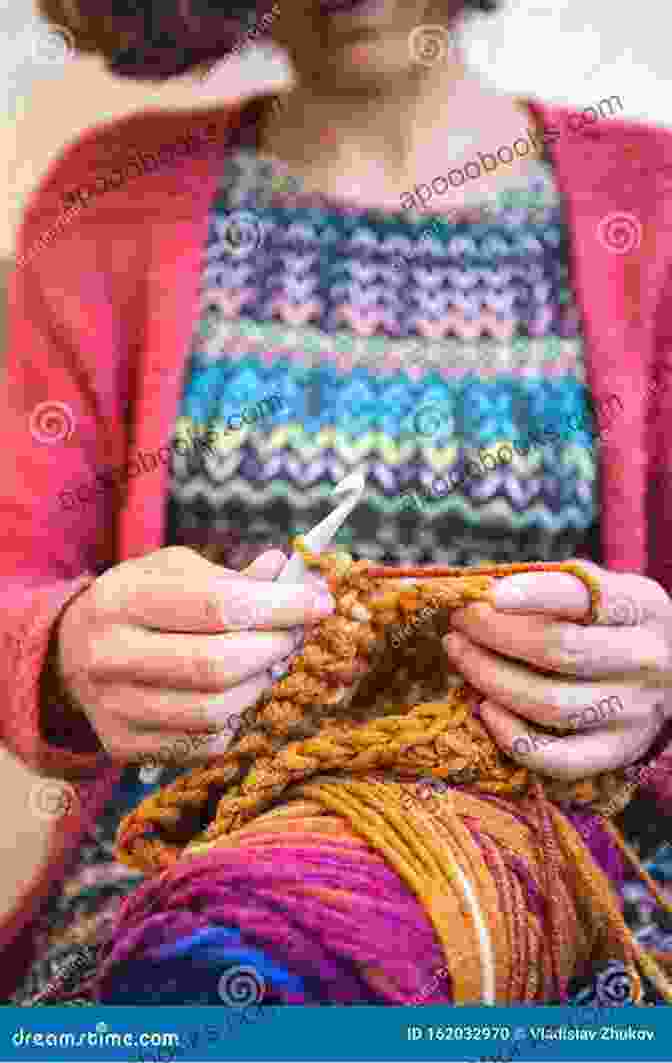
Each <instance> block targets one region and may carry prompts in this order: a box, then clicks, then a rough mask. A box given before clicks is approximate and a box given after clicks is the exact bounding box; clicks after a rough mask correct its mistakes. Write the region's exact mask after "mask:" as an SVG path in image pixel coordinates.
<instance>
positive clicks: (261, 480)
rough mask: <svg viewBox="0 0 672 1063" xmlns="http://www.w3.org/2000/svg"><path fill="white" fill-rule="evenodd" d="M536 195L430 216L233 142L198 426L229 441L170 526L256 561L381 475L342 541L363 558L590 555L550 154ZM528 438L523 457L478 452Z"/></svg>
mask: <svg viewBox="0 0 672 1063" xmlns="http://www.w3.org/2000/svg"><path fill="white" fill-rule="evenodd" d="M515 191H516V190H515V189H514V190H511V189H503V190H501V191H500V192H499V193H498V198H496V201H495V206H494V208H493V205H492V201H491V200H483V201H482V202H480V203H474V204H470V205H468V206H465V207H464V208H463V211H462V212H461V214H459V215H458V216H457V218H456V219H455V220H450V221H448V220H446V219H442V218H441V216H439V215H436V216H434V218H433V219H429V221H431V224H429V221H428V219H427V218H426V217H421V216H420V215H418V214H417V213H414V212H409V211H404V210H399V211H398V212H393V211H383V210H372V209H364V208H361V209H360V208H354V207H352V206H345V205H343V204H342V203H338V202H333V201H331V200H327V199H325V198H324V197H321V196H318V195H315V194H308V193H306V192H305V191H303V190H302V189H301V187H300V183H299V182H298V180H297V179H295V178H292V176H291V174H288V172H286V171H285V170H284V168H283V167H282V166H281V165H280V164H279V163H277V162H275V161H273V160H267V159H264V158H262V157H260V156H259V155H257V154H256V153H255V151H253V150H249V149H246V148H244V147H243V148H239V149H238V150H237V151H234V152H232V154H231V155H229V156H228V157H227V160H226V164H225V167H224V173H223V176H222V180H221V183H220V186H219V189H218V192H217V195H216V196H215V198H214V201H213V204H212V207H211V217H210V230H209V237H208V242H207V247H206V248H205V261H204V267H203V276H202V286H201V287H202V293H201V294H202V299H201V313H200V318H199V321H198V323H197V326H196V329H195V333H194V338H193V343H192V349H191V356H190V360H189V364H188V368H187V374H186V378H185V387H184V393H183V399H182V406H181V410H180V417H179V420H178V424H177V433H178V434H180V435H182V434H184V435H185V436H187V437H188V436H189V435H190V434H191V433H197V434H198V433H201V432H204V431H205V430H206V428H207V429H208V430H209V431H210V432H211V434H212V438H214V439H216V446H214V448H213V449H212V450H211V451H210V452H208V453H202V452H197V450H198V448H193V447H192V448H191V450H190V452H189V453H188V454H184V455H180V456H177V457H176V458H175V461H174V466H173V472H172V483H171V498H170V504H169V537H170V541H173V542H186V543H188V544H190V545H194V546H199V545H200V544H201V543H202V542H204V541H212V540H213V537H214V538H215V539H216V541H217V542H218V543H219V545H220V546H221V547H222V548H223V549H225V550H227V551H228V555H229V564H230V565H231V566H232V567H242V565H244V564H245V563H247V562H249V560H250V559H251V557H252V556H253V555H254V554H255V553H258V552H260V550H261V549H262V548H265V547H267V546H269V545H276V546H280V547H286V546H287V545H288V542H289V540H290V539H291V537H292V536H293V535H295V534H299V533H301V532H302V531H304V530H305V529H306V528H307V527H309V526H311V525H312V524H313V523H314V522H316V521H317V520H319V519H321V517H322V516H324V515H325V513H326V510H327V507H328V502H327V499H328V497H329V494H330V490H331V486H332V485H333V484H334V483H335V482H337V481H338V480H340V479H341V478H342V477H343V476H345V475H347V474H348V473H349V472H352V471H355V470H362V471H364V473H365V475H366V480H367V493H366V495H365V497H364V500H363V504H362V505H361V506H360V507H359V509H358V512H357V514H356V515H355V516H354V517H353V519H352V520H351V522H350V523H349V525H348V527H346V528H345V529H344V530H343V532H342V533H341V537H340V540H339V541H340V542H341V544H343V545H347V546H348V549H350V550H351V551H353V552H354V553H355V554H356V555H357V556H362V555H364V556H367V557H370V558H371V559H374V560H377V561H382V562H385V563H413V564H421V563H440V564H474V563H491V562H492V563H494V562H502V563H503V562H507V561H512V560H526V559H534V558H538V557H545V558H548V559H549V560H564V559H565V558H567V557H570V556H577V555H580V554H581V552H582V548H584V547H585V544H586V541H587V538H588V537H589V535H591V534H594V529H595V525H596V521H597V510H596V498H595V496H596V478H597V472H596V460H597V458H596V450H597V447H596V440H595V436H594V423H593V420H592V417H591V413H590V410H589V407H588V403H587V392H586V388H585V379H584V366H583V350H582V338H581V333H580V322H579V315H578V311H577V307H576V305H575V301H574V297H573V294H572V292H571V289H570V285H569V281H568V254H567V248H568V241H567V233H566V228H565V225H564V222H563V218H562V208H561V203H560V200H559V197H558V193H557V191H556V188H555V185H554V181H553V177H552V173H551V170H550V167H549V165H548V163H546V162H537V163H535V164H534V168H533V169H532V171H531V176H530V177H529V178H527V179H526V183H524V184H523V185H522V186H519V187H518V189H517V198H516V195H515V194H514V193H515ZM271 402H274V403H275V404H276V405H275V407H274V408H272V409H271V408H270V403H271ZM577 425H578V426H579V427H578V429H577V427H576V426H577ZM540 432H541V434H542V436H543V434H544V432H545V433H547V437H548V438H549V440H550V441H548V442H545V443H542V444H541V445H535V444H534V443H530V438H531V436H532V437H535V438H538V436H539V433H540ZM551 436H552V438H551ZM544 438H546V437H544ZM513 443H516V444H517V449H516V451H515V452H513V454H512V460H511V461H510V462H508V463H506V464H504V463H502V462H497V463H493V462H492V461H490V462H488V461H486V462H485V466H486V469H487V471H485V470H483V466H482V464H479V465H477V466H474V464H473V463H474V461H476V462H478V461H479V455H480V456H482V454H483V453H484V452H487V453H489V454H496V453H497V452H499V451H500V448H501V447H503V446H504V447H506V446H508V447H509V450H511V445H512V444H513ZM505 453H507V451H505ZM470 462H471V463H472V464H471V465H469V463H470ZM494 465H496V467H493V466H494ZM475 467H477V468H479V469H480V470H481V474H480V475H479V474H469V475H464V474H465V469H469V468H472V469H473V468H475ZM446 484H448V488H446V486H445V485H446ZM451 484H453V485H454V487H453V488H451V486H450V485H451ZM414 496H416V497H419V498H420V499H422V505H421V507H415V511H414V506H412V505H411V506H409V505H408V504H407V503H408V500H409V499H411V498H413V497H414ZM420 510H421V511H420Z"/></svg>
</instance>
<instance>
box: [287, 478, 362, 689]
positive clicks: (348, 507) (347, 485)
mask: <svg viewBox="0 0 672 1063" xmlns="http://www.w3.org/2000/svg"><path fill="white" fill-rule="evenodd" d="M365 486H366V480H365V479H364V474H363V473H361V472H353V473H350V475H349V476H346V478H345V479H344V480H341V482H340V483H338V484H336V486H335V488H334V490H333V491H332V494H333V495H346V496H347V497H346V498H344V499H343V501H342V502H341V504H340V506H337V507H336V509H334V510H333V511H332V512H331V513H330V514H329V515H328V516H327V517H325V518H324V520H322V521H320V523H319V524H316V525H315V527H314V528H312V529H311V531H309V532H307V533H306V534H305V535H303V536H302V539H303V541H304V543H305V544H306V546H307V547H308V549H309V550H310V551H311V553H313V554H320V553H321V552H322V551H323V550H324V549H325V547H327V546H329V544H330V542H331V541H332V539H333V538H334V536H335V535H336V533H337V531H338V530H339V528H341V527H342V526H343V524H345V522H346V520H347V519H348V517H349V516H350V514H351V513H352V511H353V509H355V507H356V506H358V505H359V503H360V501H361V498H362V495H363V494H364V488H365ZM307 574H308V570H307V569H306V566H305V564H304V561H303V558H302V557H301V554H299V553H298V552H294V553H293V554H292V556H291V557H290V558H289V560H288V562H287V564H286V565H285V567H284V568H283V569H281V571H280V573H279V575H277V576H276V577H275V582H276V583H303V582H304V581H305V578H306V576H307ZM299 650H300V646H297V648H296V649H295V650H294V651H293V652H292V653H291V654H290V655H289V657H288V658H286V659H285V660H284V661H281V662H280V663H279V664H274V665H273V666H272V667H271V668H270V669H269V673H270V676H271V678H272V679H274V680H277V679H282V677H283V676H284V675H286V674H287V671H288V669H289V661H290V660H291V658H292V657H294V656H295V654H296V653H297V652H299Z"/></svg>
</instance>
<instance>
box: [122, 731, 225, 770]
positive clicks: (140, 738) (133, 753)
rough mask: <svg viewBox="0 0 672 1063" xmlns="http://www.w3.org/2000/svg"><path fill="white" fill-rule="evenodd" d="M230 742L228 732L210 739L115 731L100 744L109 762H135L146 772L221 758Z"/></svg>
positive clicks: (175, 732)
mask: <svg viewBox="0 0 672 1063" xmlns="http://www.w3.org/2000/svg"><path fill="white" fill-rule="evenodd" d="M232 739H233V732H232V731H226V732H223V733H220V734H211V735H208V734H201V735H196V734H185V733H184V732H182V733H180V732H179V731H167V732H163V733H161V734H159V733H157V732H154V731H151V732H147V733H142V734H137V735H136V734H133V733H131V732H128V731H122V730H120V729H119V730H114V731H112V733H111V734H110V735H109V736H107V737H105V738H104V739H103V743H104V745H105V748H106V750H107V752H108V753H109V755H110V756H111V757H112V759H113V760H118V761H123V762H124V763H129V762H130V763H131V764H132V763H134V762H135V761H138V762H140V763H142V764H143V765H144V766H145V767H147V768H149V767H150V766H152V765H154V766H157V767H158V766H160V765H169V764H173V765H174V764H184V763H189V762H191V761H194V760H208V759H210V757H216V756H221V754H222V753H225V752H226V750H227V749H228V748H229V746H230V745H231V741H232Z"/></svg>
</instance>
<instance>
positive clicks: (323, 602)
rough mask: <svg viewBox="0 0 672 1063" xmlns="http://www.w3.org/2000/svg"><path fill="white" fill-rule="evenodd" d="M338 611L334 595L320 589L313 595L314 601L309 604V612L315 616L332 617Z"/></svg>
mask: <svg viewBox="0 0 672 1063" xmlns="http://www.w3.org/2000/svg"><path fill="white" fill-rule="evenodd" d="M335 609H336V602H335V600H334V596H333V594H331V593H330V592H329V591H327V590H323V589H321V588H320V589H319V590H316V591H315V592H314V593H313V596H312V600H311V601H310V602H309V604H308V611H309V612H310V613H312V615H313V616H315V617H318V616H330V614H331V613H333V612H334V610H335Z"/></svg>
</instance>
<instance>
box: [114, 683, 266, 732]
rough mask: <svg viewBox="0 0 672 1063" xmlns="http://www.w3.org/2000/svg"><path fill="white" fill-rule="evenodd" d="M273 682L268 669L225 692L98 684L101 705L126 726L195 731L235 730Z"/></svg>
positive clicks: (134, 728)
mask: <svg viewBox="0 0 672 1063" xmlns="http://www.w3.org/2000/svg"><path fill="white" fill-rule="evenodd" d="M272 686H273V680H272V679H271V677H270V675H269V673H268V672H265V673H264V674H263V675H258V676H254V677H253V678H252V679H247V680H245V681H244V682H242V683H238V684H236V686H235V687H232V688H231V689H230V690H226V691H224V693H223V694H203V693H199V694H194V693H192V692H190V691H184V690H166V689H160V688H159V687H151V688H148V687H146V686H138V685H134V684H127V685H126V684H124V685H122V686H118V685H117V684H116V683H115V684H106V683H103V684H100V685H99V686H98V697H97V705H98V707H99V709H100V710H101V712H102V713H104V714H105V717H106V718H110V717H114V718H115V719H116V720H117V721H118V722H119V723H122V724H123V727H124V728H126V729H128V730H130V731H133V732H135V733H137V734H149V733H150V732H168V731H182V732H183V733H184V732H186V733H188V734H191V733H194V734H195V733H198V732H199V731H207V730H208V729H209V728H214V729H216V730H222V731H231V730H235V729H236V727H237V726H238V723H240V715H241V713H242V712H244V711H245V709H246V708H248V707H249V706H250V705H254V704H255V703H256V701H257V700H258V699H259V697H260V696H261V695H262V694H263V693H264V692H265V691H266V690H270V689H271V687H272ZM232 717H235V719H233V718H232Z"/></svg>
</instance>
